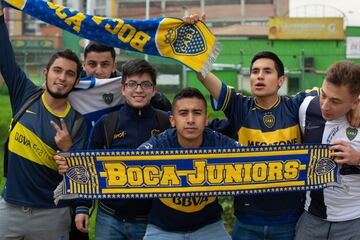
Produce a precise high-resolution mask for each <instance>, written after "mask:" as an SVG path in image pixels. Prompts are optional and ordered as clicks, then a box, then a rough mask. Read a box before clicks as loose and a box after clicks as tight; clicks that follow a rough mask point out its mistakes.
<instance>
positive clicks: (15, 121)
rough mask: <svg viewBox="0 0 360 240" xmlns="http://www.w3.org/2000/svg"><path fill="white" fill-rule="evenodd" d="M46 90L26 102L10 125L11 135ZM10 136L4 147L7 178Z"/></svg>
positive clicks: (39, 90) (38, 91) (41, 90)
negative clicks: (23, 116) (22, 117)
mask: <svg viewBox="0 0 360 240" xmlns="http://www.w3.org/2000/svg"><path fill="white" fill-rule="evenodd" d="M43 92H44V89H42V88H40V89H38V90H37V91H36V92H34V93H33V94H32V95H31V96H30V97H29V98H28V99H27V100H26V101H25V103H24V104H23V105H22V106H21V108H20V109H19V111H18V112H17V113H16V114H15V115H14V117H13V119H12V121H11V123H10V129H9V133H10V132H11V131H12V130H13V129H14V127H15V125H16V123H17V122H18V121H19V119H20V118H21V116H22V115H24V113H25V112H26V110H27V109H28V108H29V107H30V106H31V105H32V104H33V103H34V102H35V101H36V100H37V99H39V98H40V96H41V94H43ZM9 136H10V134H9V135H8V137H7V139H6V141H5V145H4V177H7V172H8V161H9V160H8V154H9V153H8V147H9V146H8V145H9Z"/></svg>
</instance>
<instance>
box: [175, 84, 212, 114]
mask: <svg viewBox="0 0 360 240" xmlns="http://www.w3.org/2000/svg"><path fill="white" fill-rule="evenodd" d="M184 98H197V99H200V100H202V101H203V102H204V106H205V112H207V103H206V99H205V97H204V95H203V94H202V93H201V92H200V91H199V89H197V88H192V87H187V88H184V89H182V90H180V91H179V92H178V93H177V94H176V95H175V97H174V99H173V102H172V111H173V112H174V108H175V105H176V102H177V101H179V100H181V99H184Z"/></svg>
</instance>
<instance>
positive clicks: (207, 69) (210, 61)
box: [200, 40, 221, 77]
mask: <svg viewBox="0 0 360 240" xmlns="http://www.w3.org/2000/svg"><path fill="white" fill-rule="evenodd" d="M220 52H221V44H220V43H219V42H218V40H216V41H215V44H214V47H213V49H212V51H211V54H210V55H209V56H208V58H207V60H206V62H205V63H204V65H203V66H202V68H201V70H200V73H201V75H202V76H203V77H205V76H206V74H207V73H209V72H210V71H211V66H212V65H213V64H214V63H215V60H216V58H217V57H218V56H219V54H220Z"/></svg>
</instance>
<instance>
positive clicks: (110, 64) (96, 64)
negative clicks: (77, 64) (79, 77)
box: [83, 51, 116, 79]
mask: <svg viewBox="0 0 360 240" xmlns="http://www.w3.org/2000/svg"><path fill="white" fill-rule="evenodd" d="M83 69H84V71H85V72H86V76H90V77H95V78H98V79H105V78H110V76H111V74H112V73H113V72H114V71H115V70H116V62H115V59H113V57H112V55H111V52H110V51H106V52H95V51H92V52H89V53H87V55H86V57H85V59H84V64H83Z"/></svg>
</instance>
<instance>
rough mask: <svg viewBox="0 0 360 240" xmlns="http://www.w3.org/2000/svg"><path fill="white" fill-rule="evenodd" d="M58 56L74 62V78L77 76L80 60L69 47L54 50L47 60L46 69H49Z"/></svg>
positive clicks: (78, 74)
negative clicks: (57, 50)
mask: <svg viewBox="0 0 360 240" xmlns="http://www.w3.org/2000/svg"><path fill="white" fill-rule="evenodd" d="M58 58H65V59H67V60H70V61H73V62H75V63H76V79H78V78H79V76H80V72H81V69H82V67H81V62H80V59H79V58H78V56H77V55H76V53H74V52H73V51H71V50H70V49H65V50H63V51H59V52H56V53H55V54H53V55H52V56H51V57H50V60H49V62H48V63H47V65H46V70H48V71H49V69H50V67H51V66H52V65H53V63H54V62H55V60H56V59H58Z"/></svg>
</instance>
